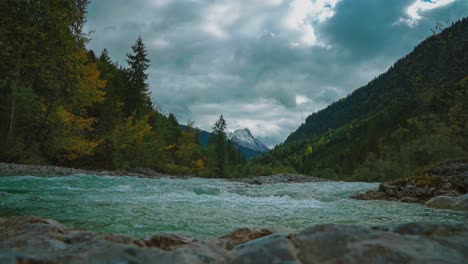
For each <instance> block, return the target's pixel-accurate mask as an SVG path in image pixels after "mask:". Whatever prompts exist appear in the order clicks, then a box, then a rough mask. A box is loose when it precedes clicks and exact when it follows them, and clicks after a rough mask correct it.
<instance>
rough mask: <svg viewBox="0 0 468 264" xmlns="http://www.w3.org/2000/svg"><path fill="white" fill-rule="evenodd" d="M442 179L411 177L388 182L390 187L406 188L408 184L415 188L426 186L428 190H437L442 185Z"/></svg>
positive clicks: (435, 177)
mask: <svg viewBox="0 0 468 264" xmlns="http://www.w3.org/2000/svg"><path fill="white" fill-rule="evenodd" d="M443 182H444V181H443V179H442V178H441V177H437V176H413V177H405V178H400V179H396V180H394V181H391V182H388V185H390V186H406V185H407V184H408V183H414V184H416V186H417V187H424V186H428V187H429V188H432V187H433V188H438V187H440V186H441V185H442V183H443Z"/></svg>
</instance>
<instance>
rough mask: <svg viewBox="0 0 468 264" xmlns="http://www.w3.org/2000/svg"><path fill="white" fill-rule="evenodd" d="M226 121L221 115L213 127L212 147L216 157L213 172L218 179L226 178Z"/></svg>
mask: <svg viewBox="0 0 468 264" xmlns="http://www.w3.org/2000/svg"><path fill="white" fill-rule="evenodd" d="M225 129H226V121H225V120H224V117H223V115H221V116H220V117H219V119H218V121H216V123H215V125H214V126H213V135H214V147H215V155H216V161H215V163H216V166H215V172H216V176H218V177H225V176H226V132H225Z"/></svg>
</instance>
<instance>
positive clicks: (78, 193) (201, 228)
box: [0, 175, 468, 238]
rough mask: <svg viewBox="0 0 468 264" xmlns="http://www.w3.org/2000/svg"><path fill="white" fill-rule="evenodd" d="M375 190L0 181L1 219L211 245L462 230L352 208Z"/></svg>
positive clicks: (419, 211)
mask: <svg viewBox="0 0 468 264" xmlns="http://www.w3.org/2000/svg"><path fill="white" fill-rule="evenodd" d="M376 187H377V184H374V183H347V182H316V183H288V184H271V185H260V186H257V185H255V186H254V185H246V184H244V183H239V182H232V181H225V180H218V179H197V178H192V179H187V180H183V179H142V178H134V177H106V176H104V177H103V176H85V175H76V176H68V177H50V178H45V177H33V176H15V177H0V216H12V215H37V216H42V217H47V218H52V219H55V220H57V221H59V222H62V223H64V224H67V225H69V226H72V227H74V228H78V229H84V230H93V231H100V232H110V233H117V234H125V235H130V236H134V237H145V236H147V235H150V234H158V233H176V234H184V235H190V236H194V237H196V238H209V237H215V236H220V235H224V234H227V233H229V232H231V231H233V230H234V229H236V228H239V227H271V228H275V229H276V230H278V231H285V232H290V231H295V230H298V229H302V228H305V227H306V226H308V225H311V224H317V223H339V224H364V225H380V224H387V223H402V222H410V221H436V222H441V221H451V222H459V223H468V214H467V213H465V212H457V211H448V210H436V209H430V208H425V207H423V206H421V205H418V204H404V203H399V202H388V201H358V200H353V199H350V198H349V196H350V195H351V194H353V193H355V192H359V191H366V190H369V189H372V188H376Z"/></svg>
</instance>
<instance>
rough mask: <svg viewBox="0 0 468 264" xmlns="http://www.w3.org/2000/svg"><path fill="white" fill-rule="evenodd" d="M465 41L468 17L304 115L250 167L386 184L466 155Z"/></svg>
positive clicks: (467, 57)
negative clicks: (281, 141)
mask: <svg viewBox="0 0 468 264" xmlns="http://www.w3.org/2000/svg"><path fill="white" fill-rule="evenodd" d="M466 36H468V19H467V18H465V19H462V20H461V21H459V22H457V23H454V24H453V25H452V26H451V27H450V28H448V29H446V30H444V31H442V32H441V33H440V34H438V35H435V36H432V37H430V38H428V39H427V40H425V41H423V42H422V43H421V44H420V45H419V46H418V47H416V48H415V49H414V51H413V52H412V53H410V54H409V55H407V56H406V57H404V58H402V59H401V60H399V61H398V62H397V63H395V65H394V66H392V67H391V68H390V69H389V70H388V72H387V73H385V74H382V75H380V76H379V77H377V78H376V79H374V80H373V81H371V82H370V83H369V84H367V85H366V86H364V87H362V88H360V89H357V90H356V91H355V92H353V93H352V94H351V95H349V96H347V97H346V98H343V99H341V100H339V101H338V102H335V103H333V104H331V105H330V106H329V107H327V108H326V109H324V110H322V111H319V112H317V113H314V114H312V115H311V116H309V117H308V118H307V119H306V122H305V123H304V124H303V125H301V126H300V127H299V129H298V130H297V131H295V132H294V133H292V134H291V135H290V136H289V138H288V139H287V141H286V142H285V143H284V144H280V145H279V146H277V147H276V148H275V149H274V150H272V151H271V152H269V153H266V154H264V155H262V156H260V157H259V158H257V159H254V160H253V161H252V163H253V164H255V165H258V166H260V165H262V166H265V165H267V166H269V167H276V166H290V167H293V168H294V169H295V170H297V171H299V172H301V173H306V174H311V175H314V176H319V177H327V178H333V179H346V180H362V181H385V180H389V179H395V178H398V177H402V176H410V175H414V174H415V173H417V172H418V171H419V170H421V168H423V167H425V166H428V165H430V164H435V163H438V162H440V161H442V160H450V159H459V158H460V157H466V156H467V155H468V140H467V138H468V134H467V133H468V127H467V124H468V104H467V103H466V102H468V86H467V83H468V81H467V76H466V74H467V72H466V69H468V49H467V46H466ZM309 146H310V147H311V150H312V149H313V151H308V150H309ZM255 165H252V167H255Z"/></svg>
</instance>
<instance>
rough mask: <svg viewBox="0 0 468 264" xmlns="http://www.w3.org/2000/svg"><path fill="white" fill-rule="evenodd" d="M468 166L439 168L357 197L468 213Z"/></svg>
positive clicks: (383, 185) (464, 163)
mask: <svg viewBox="0 0 468 264" xmlns="http://www.w3.org/2000/svg"><path fill="white" fill-rule="evenodd" d="M467 193H468V162H451V163H445V164H440V165H438V166H435V167H434V168H431V169H429V170H426V171H425V172H423V176H415V177H407V178H401V179H397V180H394V181H391V182H385V183H381V184H380V185H379V187H378V189H377V190H370V191H367V192H365V193H358V194H355V195H353V196H352V197H353V198H355V199H359V200H390V201H400V202H406V203H422V204H425V205H426V206H428V207H433V208H439V209H454V210H465V211H466V210H468V195H467Z"/></svg>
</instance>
